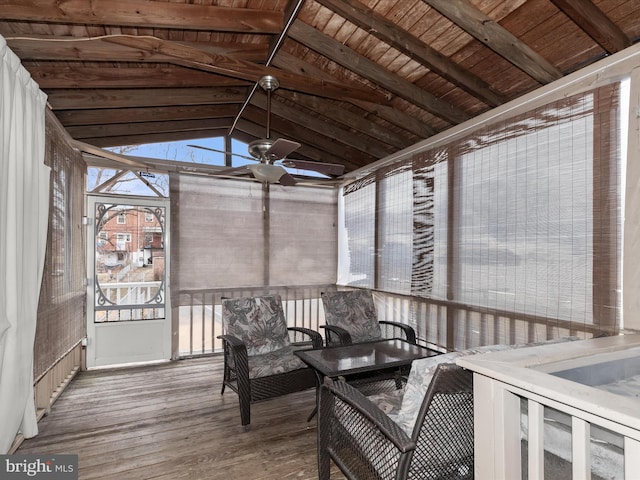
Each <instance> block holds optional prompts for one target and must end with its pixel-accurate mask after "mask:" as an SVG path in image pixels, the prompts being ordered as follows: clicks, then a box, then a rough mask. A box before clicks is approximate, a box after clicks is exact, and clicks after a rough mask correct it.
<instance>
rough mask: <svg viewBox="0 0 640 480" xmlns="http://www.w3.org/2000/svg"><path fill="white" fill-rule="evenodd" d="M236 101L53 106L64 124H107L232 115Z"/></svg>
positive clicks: (236, 109) (66, 125) (236, 111)
mask: <svg viewBox="0 0 640 480" xmlns="http://www.w3.org/2000/svg"><path fill="white" fill-rule="evenodd" d="M238 108H239V105H235V104H224V105H177V106H168V107H134V108H100V109H97V110H57V111H56V112H55V115H56V117H57V118H58V120H59V121H60V123H62V125H64V126H65V127H70V126H81V125H110V124H118V123H136V122H143V123H144V122H166V121H176V120H197V119H207V118H224V117H234V116H235V115H236V114H237V113H238Z"/></svg>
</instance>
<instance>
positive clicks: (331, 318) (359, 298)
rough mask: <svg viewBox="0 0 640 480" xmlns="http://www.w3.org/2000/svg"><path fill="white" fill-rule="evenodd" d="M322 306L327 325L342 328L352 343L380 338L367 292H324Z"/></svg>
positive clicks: (378, 327)
mask: <svg viewBox="0 0 640 480" xmlns="http://www.w3.org/2000/svg"><path fill="white" fill-rule="evenodd" d="M322 304H323V306H324V316H325V320H326V322H327V324H328V325H335V326H337V327H342V328H344V329H345V330H346V331H347V332H349V334H350V335H351V340H352V341H353V343H360V342H368V341H372V340H378V339H379V338H380V337H381V336H382V332H381V331H380V324H379V323H378V316H377V315H376V307H375V304H374V303H373V295H372V294H371V292H370V291H369V290H350V291H344V292H325V293H323V294H322Z"/></svg>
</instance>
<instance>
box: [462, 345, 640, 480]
mask: <svg viewBox="0 0 640 480" xmlns="http://www.w3.org/2000/svg"><path fill="white" fill-rule="evenodd" d="M638 355H640V335H638V334H635V335H617V336H611V337H606V338H596V339H589V340H586V341H583V342H567V343H559V344H556V345H544V346H536V347H530V348H520V349H514V350H508V351H503V352H500V353H492V354H487V355H470V356H467V357H460V358H458V359H457V360H456V363H458V364H459V365H461V366H463V367H464V368H467V369H470V370H472V371H473V372H474V380H473V385H474V404H475V406H474V410H475V416H474V419H475V431H476V438H477V439H478V438H480V439H482V441H476V443H475V459H476V461H475V478H505V479H507V478H508V479H514V480H516V479H520V478H528V479H529V480H542V479H543V478H567V479H569V478H572V479H576V480H583V479H589V478H592V474H593V475H594V476H597V477H598V478H600V477H602V478H627V479H632V478H633V479H635V478H640V417H639V416H638V401H637V395H638V393H639V392H637V391H636V390H637V383H634V382H635V378H636V377H635V374H636V372H637V371H638V368H637V365H638V363H640V359H638ZM625 361H626V363H625V364H624V365H621V364H622V363H624V362H625ZM630 361H631V362H632V363H634V364H635V366H636V368H633V369H630V368H629V363H630ZM616 362H618V364H617V365H616ZM596 368H599V369H600V370H601V371H606V372H607V374H608V375H609V377H610V381H606V380H604V383H602V384H601V383H599V381H595V380H594V378H593V375H592V373H593V371H594V370H595V369H596ZM558 372H560V374H558ZM567 372H579V375H582V376H584V377H585V379H587V380H588V381H586V382H584V381H578V379H577V378H573V377H572V376H571V375H574V376H576V377H577V376H579V375H576V374H575V373H573V374H570V373H567ZM571 378H573V380H571ZM600 380H603V379H600ZM624 380H630V383H629V384H628V385H629V386H630V387H629V388H631V389H632V390H633V391H631V392H623V390H622V389H621V388H620V386H619V385H620V382H621V381H624ZM609 384H610V385H615V386H614V387H613V390H609V388H607V386H608V385H609ZM613 392H616V393H613ZM521 445H522V446H523V448H521ZM549 454H553V456H554V458H555V459H556V460H555V461H553V462H545V458H547V457H548V455H549ZM552 466H553V468H554V470H558V469H559V468H562V471H563V472H562V473H556V474H553V473H552V472H545V468H550V467H552Z"/></svg>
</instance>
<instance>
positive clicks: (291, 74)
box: [0, 0, 640, 171]
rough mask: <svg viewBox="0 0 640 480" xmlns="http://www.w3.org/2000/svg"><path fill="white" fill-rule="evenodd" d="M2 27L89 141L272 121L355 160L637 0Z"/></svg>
mask: <svg viewBox="0 0 640 480" xmlns="http://www.w3.org/2000/svg"><path fill="white" fill-rule="evenodd" d="M0 34H1V35H2V36H4V37H5V39H6V40H7V43H8V45H9V47H10V48H11V49H12V50H13V51H14V52H15V53H16V54H17V55H18V56H19V57H20V58H21V60H22V63H23V64H24V66H25V67H26V68H27V69H28V70H29V72H30V73H31V75H32V76H33V78H34V79H35V80H36V81H37V82H38V84H39V85H40V87H41V88H42V89H43V90H44V91H45V92H46V93H47V94H48V101H49V104H50V106H51V108H52V110H53V112H54V113H55V115H56V116H57V118H58V119H59V120H60V122H61V123H62V125H64V126H65V128H66V129H67V131H68V132H69V134H70V135H71V136H72V137H73V138H75V139H78V140H81V141H82V142H85V143H89V144H92V145H95V146H98V147H108V146H117V145H127V144H140V143H151V142H160V141H173V140H185V139H198V138H205V137H211V136H218V135H231V136H232V137H234V138H237V139H239V140H242V141H245V142H249V141H251V140H253V139H256V138H262V137H264V136H265V134H266V129H267V127H268V128H269V130H270V136H271V138H278V137H284V138H287V139H291V140H295V141H297V142H299V143H301V144H302V146H301V147H300V148H299V149H298V150H297V151H296V153H295V156H296V158H300V159H307V160H312V161H319V162H331V163H339V164H343V165H345V167H346V170H347V171H351V170H354V169H357V168H359V167H362V166H365V165H367V164H370V163H372V162H374V161H376V160H379V159H381V158H384V157H385V156H387V155H390V154H392V153H394V152H396V151H398V150H401V149H402V148H405V147H408V146H410V145H412V144H414V143H416V142H418V141H420V140H423V139H425V138H428V137H430V136H432V135H434V134H436V133H438V132H441V131H443V130H446V129H448V128H451V127H452V126H454V125H456V124H459V123H462V122H464V121H466V120H468V119H470V118H472V117H474V116H476V115H478V114H480V113H483V112H485V111H487V110H489V109H491V108H493V107H496V106H498V105H501V104H503V103H505V102H508V101H510V100H512V99H515V98H517V97H519V96H521V95H523V94H525V93H527V92H529V91H531V90H534V89H536V88H538V87H540V86H541V85H545V84H548V83H550V82H553V81H554V80H557V79H559V78H561V77H563V76H564V75H567V74H569V73H571V72H573V71H575V70H577V69H580V68H582V67H585V66H587V65H589V64H591V63H593V62H595V61H597V60H599V59H601V58H603V57H605V56H607V55H610V54H613V53H615V52H618V51H620V50H622V49H624V48H626V47H628V46H630V45H632V44H633V43H634V42H636V41H637V39H638V38H639V36H640V0H0ZM267 74H269V75H274V76H275V77H276V78H277V79H278V81H279V83H280V86H279V88H278V89H277V90H275V91H274V92H273V94H272V95H271V106H270V111H271V115H270V116H268V115H267V104H268V102H267V95H266V94H265V92H264V91H263V90H262V89H261V88H260V87H259V86H258V84H257V82H258V80H259V79H260V78H261V77H263V76H264V75H267Z"/></svg>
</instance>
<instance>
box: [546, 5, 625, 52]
mask: <svg viewBox="0 0 640 480" xmlns="http://www.w3.org/2000/svg"><path fill="white" fill-rule="evenodd" d="M551 2H552V3H553V4H554V5H555V6H556V7H558V9H560V11H561V12H562V13H564V14H565V15H566V16H567V17H569V18H570V19H571V21H573V23H575V24H576V25H577V26H578V27H580V29H581V30H583V31H584V32H585V33H586V34H587V35H589V36H590V37H591V38H592V39H593V40H595V41H596V42H597V43H598V45H600V46H601V47H602V48H604V49H605V50H606V51H607V52H608V53H612V54H613V53H616V52H619V51H620V50H624V49H625V48H627V47H630V46H631V40H630V39H629V37H627V36H626V35H625V33H624V32H623V31H622V30H621V29H620V28H618V26H617V25H616V24H615V23H613V22H612V21H611V19H610V18H609V17H607V16H606V15H605V14H604V12H603V11H602V10H600V9H599V8H598V7H597V6H596V5H594V3H593V2H592V1H591V0H551Z"/></svg>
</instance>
